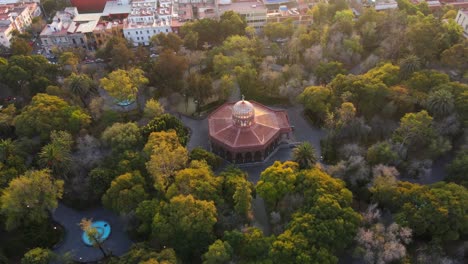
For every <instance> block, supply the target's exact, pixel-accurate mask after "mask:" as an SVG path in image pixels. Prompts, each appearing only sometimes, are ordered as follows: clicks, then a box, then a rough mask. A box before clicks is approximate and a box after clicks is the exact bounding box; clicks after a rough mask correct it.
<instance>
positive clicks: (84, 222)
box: [80, 218, 107, 258]
mask: <svg viewBox="0 0 468 264" xmlns="http://www.w3.org/2000/svg"><path fill="white" fill-rule="evenodd" d="M80 227H81V230H83V231H84V232H85V234H86V235H87V236H88V238H89V241H91V243H92V244H93V247H96V248H99V250H100V251H101V253H102V256H103V257H104V258H105V257H107V252H106V250H105V249H104V247H103V242H104V240H103V239H102V235H103V232H99V230H98V229H97V228H96V227H94V226H93V220H92V219H86V218H83V219H81V222H80Z"/></svg>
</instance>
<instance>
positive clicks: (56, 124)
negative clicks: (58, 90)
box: [15, 93, 91, 139]
mask: <svg viewBox="0 0 468 264" xmlns="http://www.w3.org/2000/svg"><path fill="white" fill-rule="evenodd" d="M90 122H91V118H90V116H88V115H87V114H86V113H84V112H83V110H81V109H80V108H77V107H74V106H70V105H69V104H68V103H67V102H65V101H64V100H62V99H60V98H59V97H57V96H52V95H48V94H42V93H40V94H37V95H35V96H34V97H33V98H32V101H31V103H30V104H29V105H27V106H26V107H25V108H23V110H22V112H21V114H19V115H18V116H17V117H16V119H15V124H16V133H17V134H18V135H19V136H28V137H34V136H37V135H39V136H40V137H41V138H42V139H47V138H49V136H50V132H51V131H52V130H63V131H69V132H71V133H76V132H78V131H79V130H80V129H81V128H83V127H85V126H87V125H88V124H89V123H90Z"/></svg>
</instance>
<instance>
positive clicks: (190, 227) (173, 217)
mask: <svg viewBox="0 0 468 264" xmlns="http://www.w3.org/2000/svg"><path fill="white" fill-rule="evenodd" d="M215 223H216V207H215V205H214V203H213V202H212V201H209V202H208V201H200V200H196V199H195V198H193V196H191V195H188V196H183V195H179V196H175V197H173V198H172V199H171V200H170V202H169V204H167V205H166V206H163V207H162V208H161V210H160V211H159V212H157V213H156V214H155V215H154V218H153V227H152V230H153V231H152V233H153V235H154V237H155V238H158V240H159V241H161V243H163V245H167V246H169V247H173V248H174V249H175V250H176V252H177V253H178V254H179V255H180V256H181V257H183V258H184V259H193V257H196V256H200V255H201V254H202V253H203V252H204V251H205V250H206V248H207V247H208V245H210V244H211V243H212V242H213V238H214V236H213V228H214V225H215Z"/></svg>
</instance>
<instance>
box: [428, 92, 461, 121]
mask: <svg viewBox="0 0 468 264" xmlns="http://www.w3.org/2000/svg"><path fill="white" fill-rule="evenodd" d="M454 108H455V100H454V98H453V95H452V93H450V92H449V91H447V90H437V91H434V92H431V93H430V94H429V96H428V98H427V109H428V110H429V112H430V113H431V114H432V115H433V116H435V117H438V118H443V117H446V116H448V115H450V114H451V113H452V112H453V111H454Z"/></svg>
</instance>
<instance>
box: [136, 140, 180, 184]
mask: <svg viewBox="0 0 468 264" xmlns="http://www.w3.org/2000/svg"><path fill="white" fill-rule="evenodd" d="M145 152H146V153H148V155H149V157H150V159H149V161H148V162H147V163H146V168H147V170H148V172H149V173H150V174H151V175H152V176H153V178H154V185H155V188H156V190H159V191H166V189H167V188H168V187H169V185H170V184H171V181H172V179H173V178H172V177H173V174H174V172H175V171H177V170H180V169H182V168H183V167H185V165H186V163H187V160H188V155H187V149H185V148H184V147H183V146H181V145H180V143H179V139H178V137H177V134H176V133H175V132H174V131H170V132H153V133H151V134H150V136H149V138H148V143H147V144H146V145H145Z"/></svg>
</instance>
